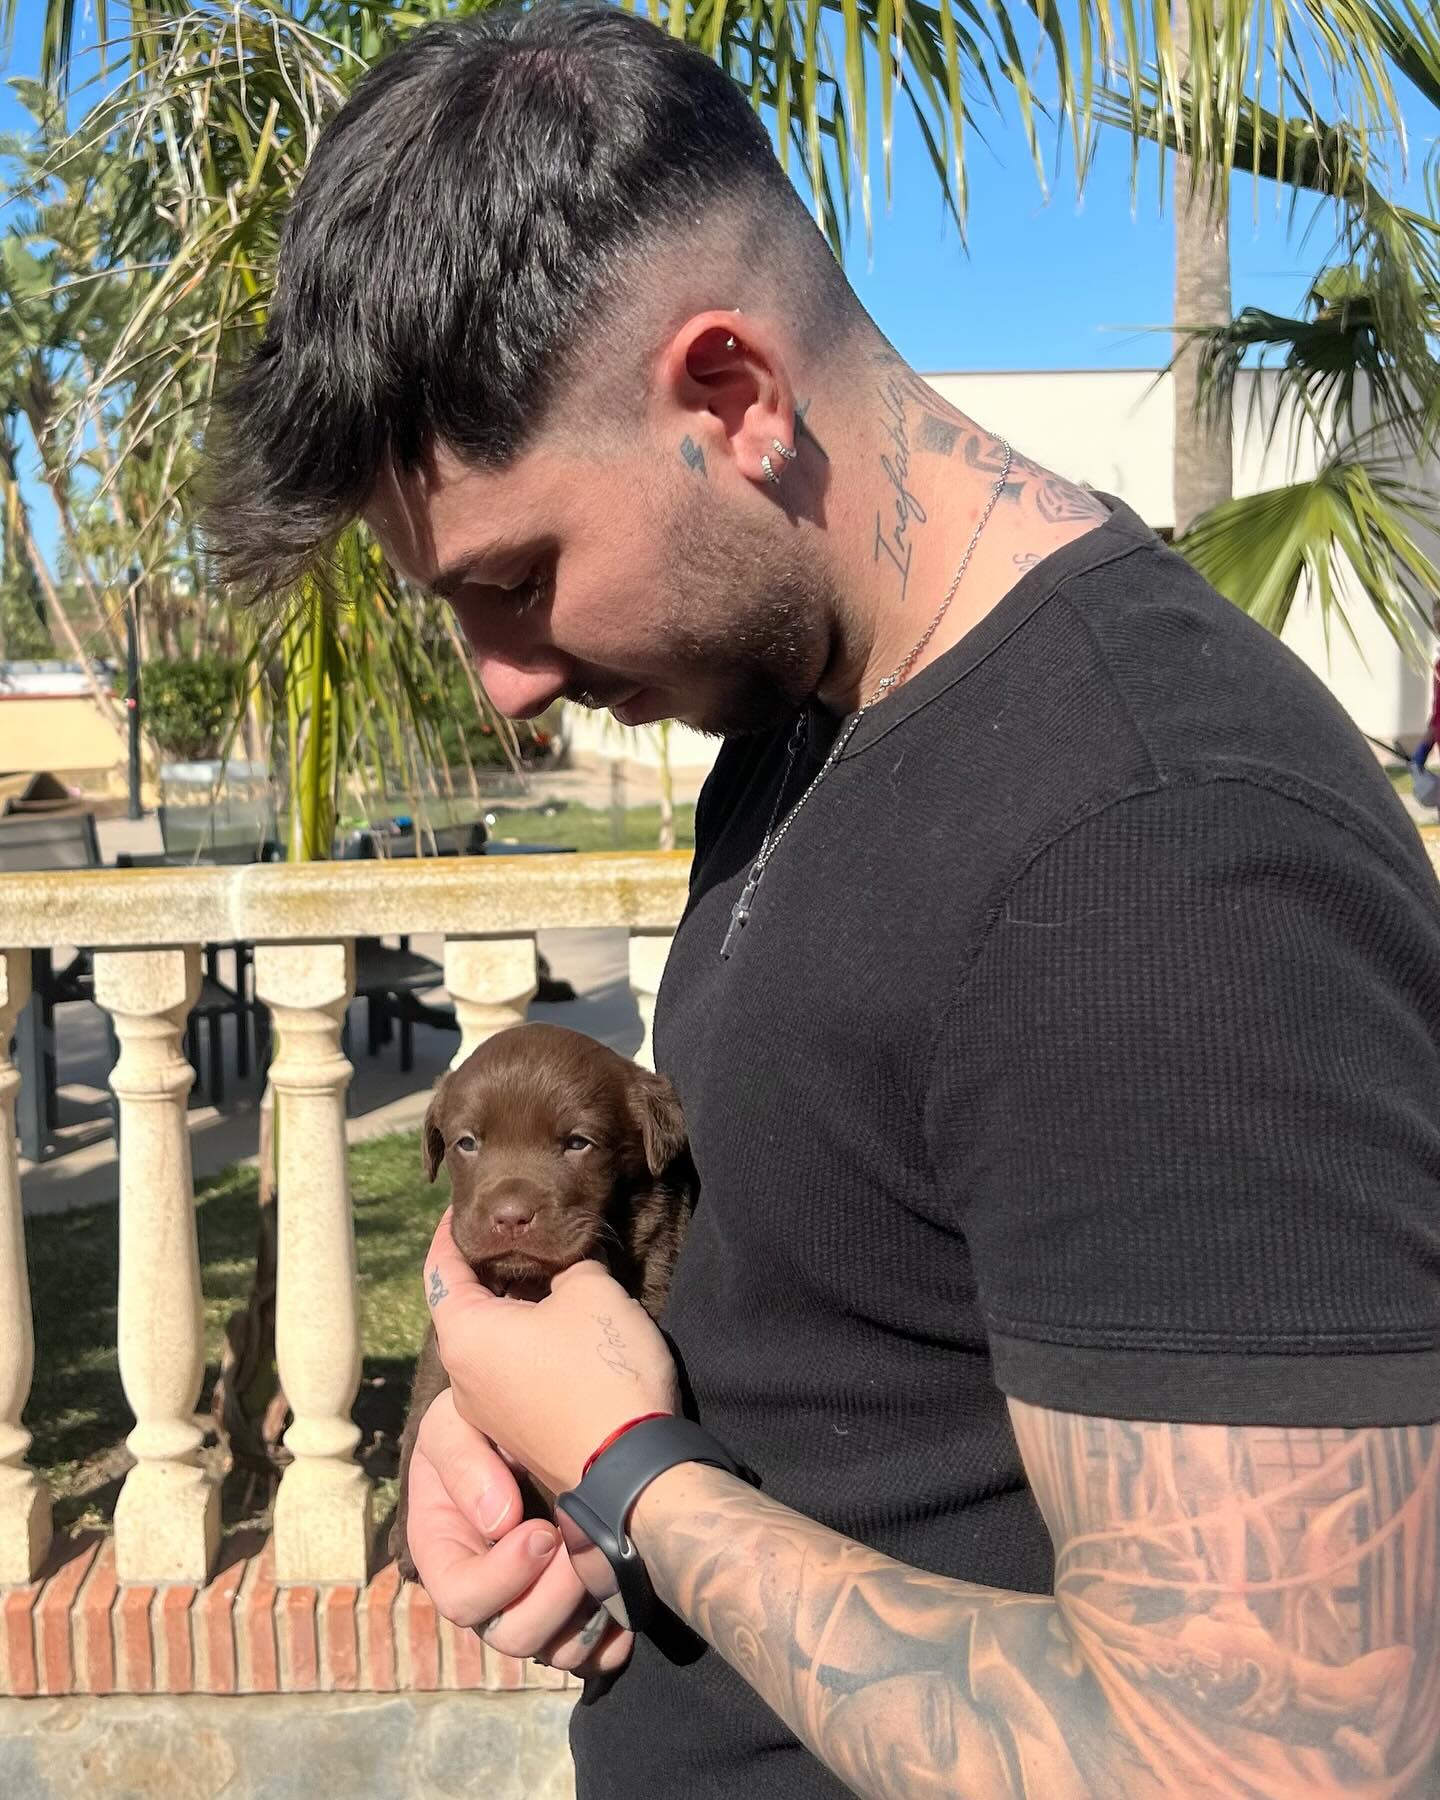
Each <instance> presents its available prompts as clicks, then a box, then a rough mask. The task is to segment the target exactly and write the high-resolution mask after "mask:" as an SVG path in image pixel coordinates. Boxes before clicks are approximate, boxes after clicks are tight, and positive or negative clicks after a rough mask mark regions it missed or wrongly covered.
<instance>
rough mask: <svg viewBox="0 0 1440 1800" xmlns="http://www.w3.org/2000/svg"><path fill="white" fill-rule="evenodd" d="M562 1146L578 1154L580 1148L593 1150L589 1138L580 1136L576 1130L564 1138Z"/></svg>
mask: <svg viewBox="0 0 1440 1800" xmlns="http://www.w3.org/2000/svg"><path fill="white" fill-rule="evenodd" d="M562 1148H564V1149H565V1150H567V1151H570V1152H572V1153H573V1154H575V1155H576V1156H578V1155H579V1154H580V1152H581V1151H582V1150H593V1149H594V1148H595V1146H594V1144H592V1143H591V1141H590V1139H589V1138H587V1137H581V1135H580V1133H579V1132H578V1131H576V1132H572V1133H571V1134H570V1136H569V1137H567V1138H566V1140H565V1142H564V1145H563V1146H562Z"/></svg>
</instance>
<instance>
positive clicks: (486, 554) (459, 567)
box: [425, 538, 518, 600]
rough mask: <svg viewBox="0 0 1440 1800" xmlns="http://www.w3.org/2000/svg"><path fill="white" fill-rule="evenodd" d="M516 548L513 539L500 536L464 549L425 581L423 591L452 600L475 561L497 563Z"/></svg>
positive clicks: (463, 583) (467, 578) (467, 577)
mask: <svg viewBox="0 0 1440 1800" xmlns="http://www.w3.org/2000/svg"><path fill="white" fill-rule="evenodd" d="M517 548H518V545H517V544H516V542H515V540H514V539H508V538H501V539H500V540H499V541H498V542H496V543H493V544H483V545H480V546H479V547H478V548H476V549H474V550H466V551H464V552H463V553H462V554H461V555H460V556H457V557H456V558H455V560H454V561H453V562H449V563H447V564H446V565H445V567H444V568H443V569H441V571H440V573H439V574H438V575H436V576H435V577H434V578H433V579H432V580H430V581H427V582H426V583H425V591H426V592H427V593H429V594H434V595H435V596H436V598H437V599H440V600H453V599H454V598H455V594H456V592H457V591H458V590H459V589H460V588H462V587H463V586H464V585H465V583H466V581H467V580H469V578H470V573H471V571H472V570H473V569H474V567H475V565H476V564H477V563H497V562H500V561H502V560H503V559H504V558H505V557H507V556H510V555H513V554H514V552H515V550H516V549H517Z"/></svg>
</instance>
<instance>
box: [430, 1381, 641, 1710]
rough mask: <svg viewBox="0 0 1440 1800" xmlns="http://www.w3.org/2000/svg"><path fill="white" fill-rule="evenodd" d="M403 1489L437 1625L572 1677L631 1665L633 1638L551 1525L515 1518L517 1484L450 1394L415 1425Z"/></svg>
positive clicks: (439, 1398)
mask: <svg viewBox="0 0 1440 1800" xmlns="http://www.w3.org/2000/svg"><path fill="white" fill-rule="evenodd" d="M409 1489H410V1494H409V1540H410V1550H411V1554H412V1555H413V1556H414V1558H415V1566H416V1568H417V1570H418V1571H419V1574H420V1580H421V1582H422V1583H423V1584H424V1587H425V1591H426V1593H427V1594H429V1596H430V1598H431V1599H432V1600H433V1601H434V1602H435V1605H436V1606H437V1607H438V1609H439V1610H440V1612H441V1614H442V1615H443V1616H444V1617H445V1618H447V1619H449V1620H451V1621H452V1623H454V1624H456V1625H460V1626H463V1627H467V1628H468V1627H473V1628H474V1629H475V1630H477V1631H479V1633H480V1635H481V1636H482V1637H483V1638H484V1640H485V1642H486V1643H487V1644H489V1645H490V1646H491V1648H492V1649H495V1650H498V1651H500V1652H501V1654H502V1655H505V1656H532V1657H534V1658H535V1659H536V1661H538V1662H542V1663H546V1664H548V1665H549V1666H550V1667H551V1668H553V1669H564V1670H567V1671H568V1672H569V1673H571V1674H575V1675H600V1674H606V1673H609V1672H610V1671H611V1670H614V1669H619V1668H621V1667H623V1666H624V1664H625V1663H626V1662H627V1661H628V1660H629V1656H630V1651H631V1648H632V1646H633V1644H634V1639H633V1638H632V1637H631V1635H630V1633H629V1632H628V1631H621V1629H620V1627H619V1626H618V1625H616V1624H615V1622H614V1621H613V1620H612V1619H611V1617H610V1615H609V1613H608V1612H606V1610H605V1608H604V1607H603V1606H601V1605H599V1604H598V1603H597V1601H596V1600H595V1599H594V1597H593V1596H592V1595H591V1594H590V1593H589V1592H588V1591H587V1590H586V1588H585V1585H584V1583H583V1582H582V1581H581V1580H580V1577H579V1576H578V1575H577V1574H576V1573H575V1570H574V1568H573V1567H572V1566H571V1562H570V1553H569V1551H568V1550H567V1549H566V1547H565V1545H564V1544H563V1543H562V1542H561V1541H560V1539H559V1537H558V1536H557V1534H556V1532H555V1529H554V1527H553V1526H550V1525H545V1524H542V1523H540V1522H539V1521H537V1520H534V1519H530V1520H527V1519H525V1518H524V1517H523V1513H522V1507H521V1500H520V1490H519V1488H518V1487H517V1486H516V1484H515V1477H514V1476H513V1475H512V1474H511V1472H510V1470H509V1468H508V1467H507V1466H506V1464H505V1461H504V1459H503V1458H502V1457H501V1456H500V1455H499V1453H498V1452H497V1451H496V1449H495V1447H494V1446H493V1445H492V1444H491V1442H490V1440H489V1439H488V1438H487V1437H485V1436H484V1435H483V1434H482V1433H481V1432H478V1431H476V1430H475V1429H474V1427H473V1426H470V1425H467V1424H466V1423H465V1421H464V1420H463V1419H462V1418H461V1417H460V1415H459V1413H458V1412H456V1410H455V1400H454V1395H453V1393H452V1392H451V1390H450V1389H448V1388H447V1389H446V1390H445V1391H444V1392H443V1393H441V1394H438V1395H437V1396H436V1398H435V1399H434V1400H433V1401H432V1402H431V1405H430V1408H429V1410H428V1411H427V1412H426V1414H425V1417H424V1418H423V1419H422V1420H421V1423H420V1431H419V1435H418V1437H417V1438H416V1441H415V1453H414V1455H413V1457H412V1458H411V1460H410V1477H409Z"/></svg>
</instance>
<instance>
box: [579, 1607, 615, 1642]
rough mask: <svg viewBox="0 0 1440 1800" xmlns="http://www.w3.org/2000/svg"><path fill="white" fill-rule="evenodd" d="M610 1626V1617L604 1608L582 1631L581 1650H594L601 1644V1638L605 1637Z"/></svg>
mask: <svg viewBox="0 0 1440 1800" xmlns="http://www.w3.org/2000/svg"><path fill="white" fill-rule="evenodd" d="M609 1625H610V1615H609V1613H608V1612H606V1610H605V1608H604V1607H603V1606H602V1607H600V1608H599V1610H598V1611H597V1612H596V1614H595V1616H594V1618H592V1619H591V1620H590V1622H589V1624H588V1625H586V1626H585V1627H584V1628H583V1629H582V1631H581V1633H580V1639H579V1642H580V1648H581V1649H582V1650H593V1649H594V1648H595V1646H596V1645H597V1644H598V1643H599V1642H600V1640H601V1638H603V1637H604V1635H605V1633H606V1631H607V1629H608V1628H609Z"/></svg>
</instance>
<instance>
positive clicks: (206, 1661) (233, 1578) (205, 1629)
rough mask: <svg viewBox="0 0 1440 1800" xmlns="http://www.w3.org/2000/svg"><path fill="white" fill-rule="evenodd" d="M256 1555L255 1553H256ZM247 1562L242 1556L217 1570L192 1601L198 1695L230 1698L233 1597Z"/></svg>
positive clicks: (235, 1684) (234, 1676)
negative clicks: (218, 1695)
mask: <svg viewBox="0 0 1440 1800" xmlns="http://www.w3.org/2000/svg"><path fill="white" fill-rule="evenodd" d="M257 1554H258V1552H257ZM249 1567H250V1562H249V1559H247V1558H246V1557H245V1556H243V1555H239V1556H235V1557H234V1560H232V1561H231V1562H230V1563H228V1564H227V1565H225V1566H224V1567H222V1568H220V1569H217V1570H216V1572H215V1575H214V1577H213V1579H212V1580H211V1581H210V1582H209V1583H208V1584H207V1585H206V1586H205V1587H203V1588H201V1590H200V1592H199V1593H198V1594H197V1595H196V1597H195V1606H194V1610H193V1611H192V1612H191V1615H190V1617H191V1621H192V1625H191V1629H192V1632H193V1635H194V1642H195V1686H196V1687H197V1688H198V1689H199V1691H200V1692H201V1693H202V1694H233V1693H234V1692H235V1691H236V1689H237V1687H238V1685H239V1684H238V1680H237V1672H236V1667H235V1596H236V1595H237V1594H238V1593H239V1591H240V1584H241V1582H242V1581H244V1579H245V1576H246V1573H247V1571H248V1570H249Z"/></svg>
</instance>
